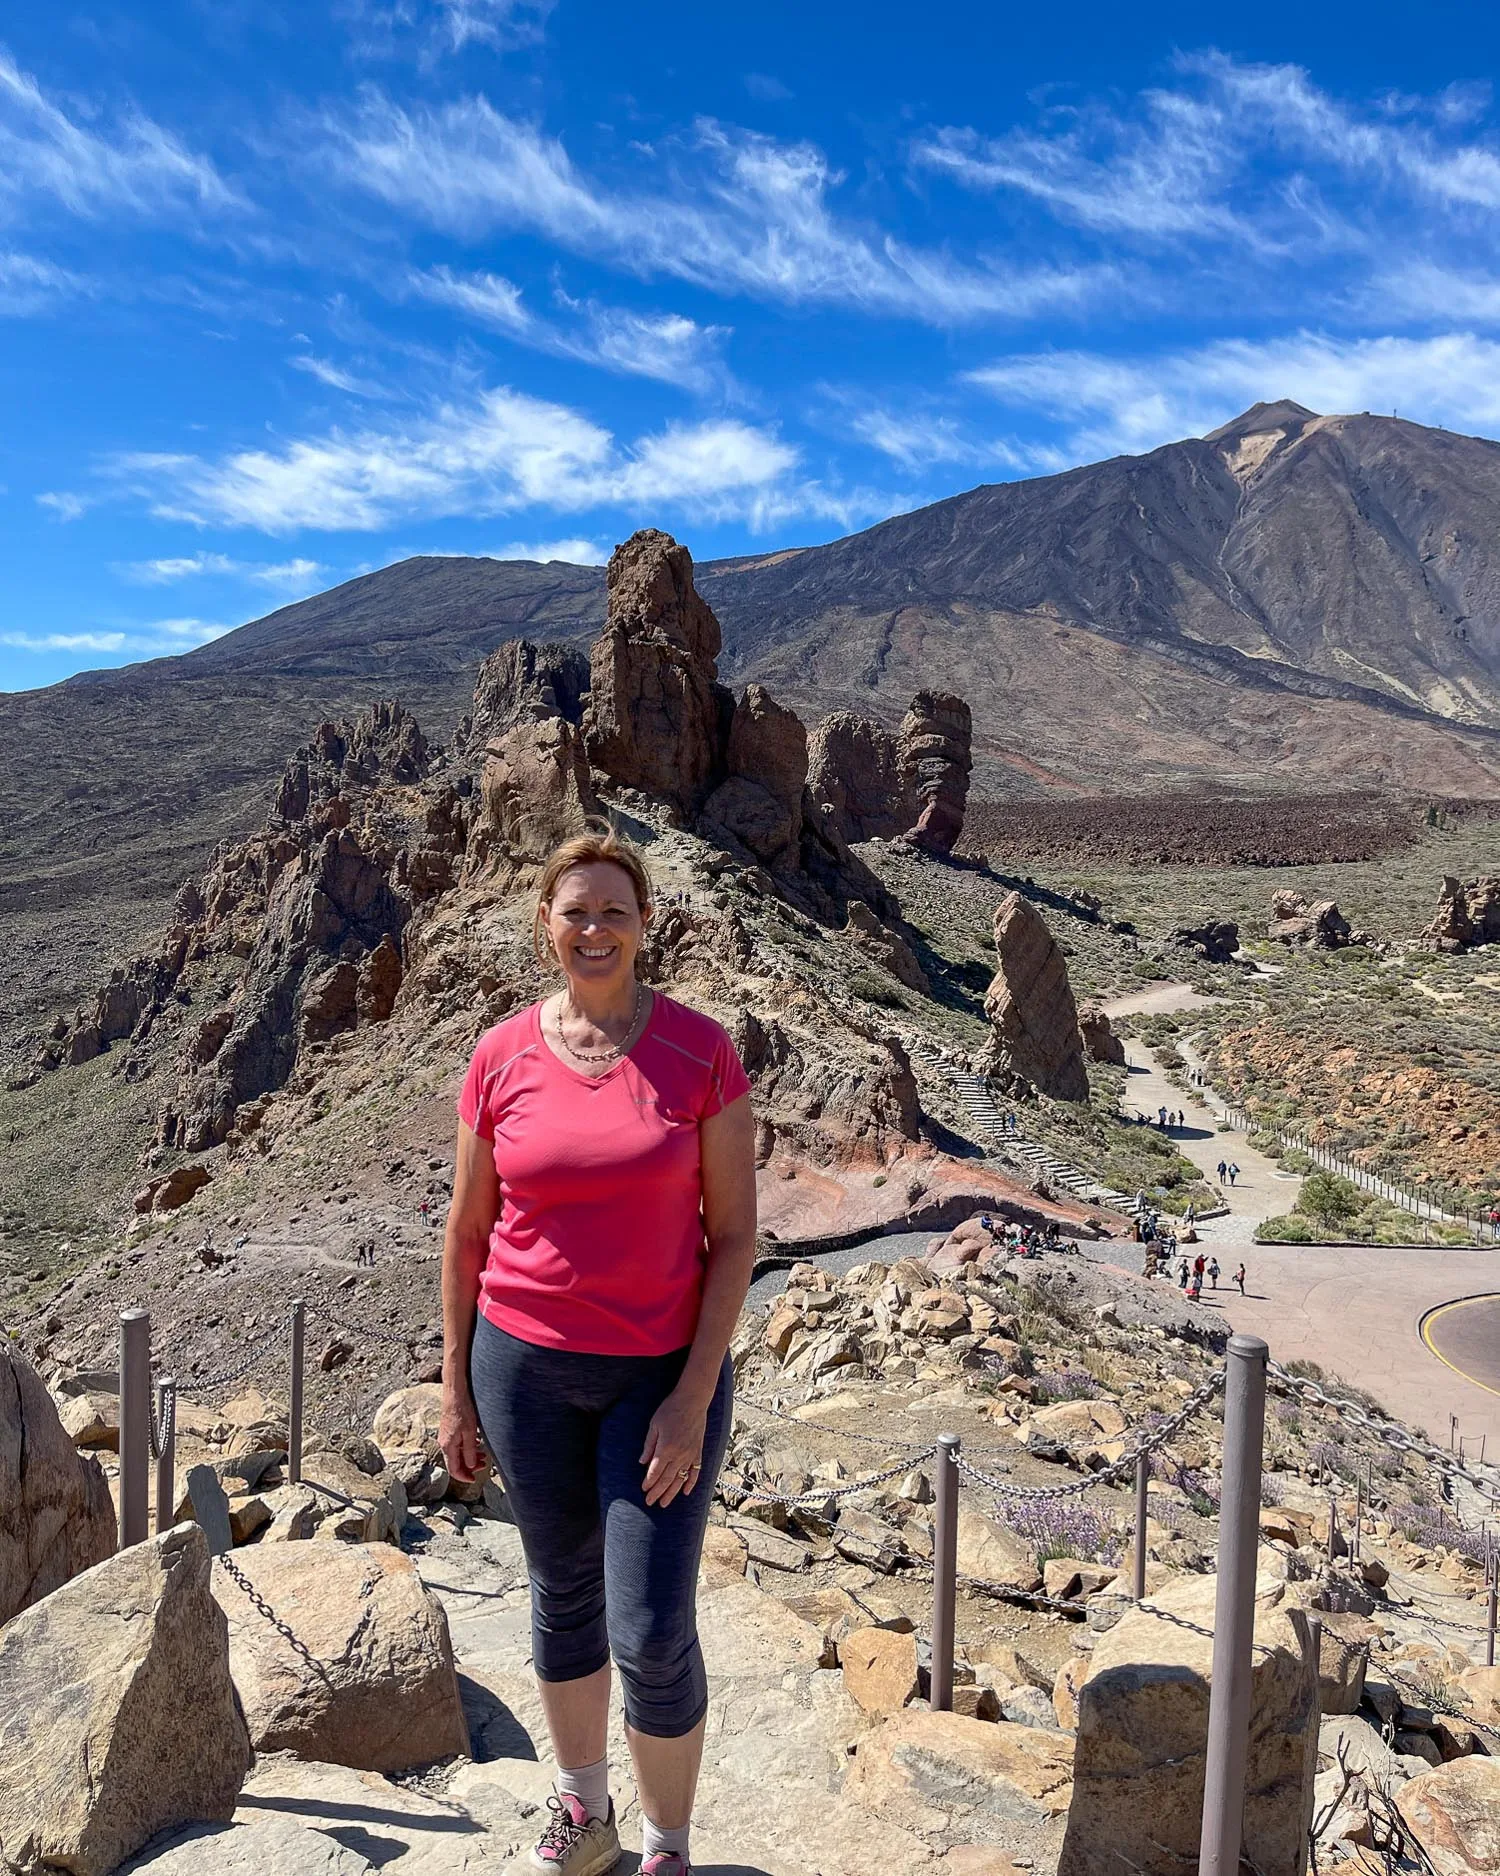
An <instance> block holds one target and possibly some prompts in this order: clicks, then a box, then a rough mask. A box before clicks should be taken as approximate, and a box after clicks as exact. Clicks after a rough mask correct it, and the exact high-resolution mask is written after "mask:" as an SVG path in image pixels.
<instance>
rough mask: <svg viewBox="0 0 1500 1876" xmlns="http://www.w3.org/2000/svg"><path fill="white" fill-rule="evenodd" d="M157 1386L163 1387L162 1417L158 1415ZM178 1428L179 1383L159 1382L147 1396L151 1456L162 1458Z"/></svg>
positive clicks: (147, 1420) (147, 1421)
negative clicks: (158, 1417) (159, 1417)
mask: <svg viewBox="0 0 1500 1876" xmlns="http://www.w3.org/2000/svg"><path fill="white" fill-rule="evenodd" d="M157 1387H160V1389H161V1419H160V1420H158V1419H157V1417H156V1393H157ZM176 1430H177V1383H176V1382H175V1381H166V1382H158V1383H156V1384H155V1385H153V1386H152V1388H151V1389H150V1391H149V1392H148V1394H147V1396H146V1432H147V1437H148V1438H149V1440H150V1442H151V1457H152V1458H153V1459H155V1460H160V1458H161V1456H162V1454H163V1453H164V1452H165V1451H166V1450H167V1447H168V1446H169V1445H170V1444H171V1441H172V1436H173V1434H174V1433H175V1432H176Z"/></svg>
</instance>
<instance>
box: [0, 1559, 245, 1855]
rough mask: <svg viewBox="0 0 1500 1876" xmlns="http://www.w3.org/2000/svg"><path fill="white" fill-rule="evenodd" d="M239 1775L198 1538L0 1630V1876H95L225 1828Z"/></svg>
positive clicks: (224, 1669) (240, 1735)
mask: <svg viewBox="0 0 1500 1876" xmlns="http://www.w3.org/2000/svg"><path fill="white" fill-rule="evenodd" d="M257 1619H258V1618H257ZM249 1764H250V1741H249V1739H248V1738H247V1737H246V1733H245V1723H244V1720H243V1718H242V1717H241V1715H240V1712H239V1708H238V1706H237V1705H236V1703H235V1698H234V1689H233V1688H232V1686H231V1685H230V1680H229V1654H228V1647H227V1643H226V1632H225V1623H224V1617H223V1615H222V1613H221V1612H220V1610H219V1608H218V1606H217V1605H216V1603H215V1602H214V1599H213V1596H212V1595H211V1593H210V1590H209V1557H208V1547H207V1545H206V1544H205V1543H204V1540H203V1533H202V1532H201V1531H199V1530H198V1529H197V1527H196V1526H195V1525H178V1526H177V1527H176V1528H175V1529H174V1530H171V1531H167V1532H164V1533H163V1534H162V1535H161V1536H160V1537H156V1538H152V1539H151V1540H150V1541H149V1542H147V1543H144V1544H134V1545H132V1546H131V1548H130V1549H129V1550H123V1551H120V1552H119V1553H118V1555H116V1556H114V1557H111V1558H109V1559H108V1560H107V1561H105V1562H104V1563H100V1564H97V1565H96V1566H95V1567H94V1568H93V1569H92V1570H87V1571H85V1572H84V1574H83V1575H82V1576H77V1577H74V1579H73V1580H72V1582H70V1583H67V1584H65V1585H64V1586H63V1587H62V1588H61V1589H58V1590H54V1591H53V1593H52V1594H51V1595H50V1596H48V1597H47V1598H46V1599H45V1600H44V1601H42V1602H39V1603H36V1604H35V1605H33V1607H31V1608H30V1609H26V1610H23V1611H22V1613H21V1614H20V1615H18V1616H17V1617H16V1618H15V1619H14V1621H12V1622H10V1623H9V1624H8V1625H7V1626H6V1627H5V1628H4V1629H3V1630H0V1768H3V1775H0V1868H4V1869H5V1870H7V1871H11V1872H14V1873H15V1876H39V1873H40V1872H41V1871H43V1870H45V1869H66V1870H70V1871H72V1872H73V1876H106V1872H107V1871H110V1870H113V1869H114V1868H115V1866H116V1864H118V1863H120V1862H122V1861H123V1860H124V1858H126V1857H128V1856H132V1855H134V1853H135V1852H136V1851H137V1850H139V1849H140V1848H141V1846H142V1845H143V1844H144V1843H146V1842H147V1840H148V1839H149V1838H151V1837H154V1836H155V1835H156V1833H157V1832H158V1831H162V1830H171V1829H174V1828H175V1827H176V1826H178V1825H179V1824H186V1823H191V1822H193V1821H194V1820H199V1819H201V1820H206V1821H220V1822H222V1821H227V1820H228V1819H229V1817H230V1816H231V1815H232V1814H233V1811H234V1806H235V1800H236V1798H237V1797H238V1795H239V1790H240V1786H241V1784H242V1783H243V1782H244V1777H245V1773H246V1771H247V1770H248V1768H249Z"/></svg>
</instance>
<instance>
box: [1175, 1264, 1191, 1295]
mask: <svg viewBox="0 0 1500 1876" xmlns="http://www.w3.org/2000/svg"><path fill="white" fill-rule="evenodd" d="M1188 1275H1189V1272H1188V1260H1187V1259H1186V1258H1185V1257H1184V1258H1183V1260H1182V1262H1181V1263H1180V1264H1179V1265H1178V1266H1177V1287H1178V1289H1179V1290H1185V1289H1186V1288H1187V1286H1188Z"/></svg>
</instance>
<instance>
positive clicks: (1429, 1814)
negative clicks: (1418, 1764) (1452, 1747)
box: [1396, 1757, 1500, 1876]
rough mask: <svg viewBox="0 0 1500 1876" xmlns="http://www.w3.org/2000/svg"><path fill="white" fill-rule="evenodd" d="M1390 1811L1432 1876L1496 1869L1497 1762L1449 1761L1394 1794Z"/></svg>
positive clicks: (1499, 1843) (1499, 1819)
mask: <svg viewBox="0 0 1500 1876" xmlns="http://www.w3.org/2000/svg"><path fill="white" fill-rule="evenodd" d="M1396 1808H1397V1810H1399V1811H1400V1813H1401V1816H1402V1820H1403V1821H1404V1822H1405V1824H1406V1826H1407V1828H1408V1829H1409V1830H1410V1831H1411V1833H1412V1835H1413V1836H1414V1837H1415V1838H1416V1840H1417V1842H1418V1843H1419V1844H1421V1846H1422V1848H1423V1850H1425V1851H1426V1853H1427V1858H1428V1861H1429V1863H1430V1865H1431V1867H1432V1869H1433V1870H1434V1871H1435V1873H1436V1876H1479V1872H1481V1871H1483V1872H1484V1876H1493V1872H1494V1871H1496V1870H1500V1760H1496V1759H1490V1758H1479V1757H1473V1758H1466V1759H1453V1760H1450V1761H1449V1763H1448V1764H1447V1765H1435V1766H1434V1767H1433V1768H1432V1770H1431V1771H1430V1772H1419V1773H1418V1774H1417V1776H1416V1777H1415V1778H1413V1779H1410V1780H1408V1781H1407V1783H1406V1784H1404V1785H1402V1786H1401V1787H1400V1788H1399V1789H1398V1790H1397V1792H1396Z"/></svg>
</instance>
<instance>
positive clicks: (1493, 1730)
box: [1376, 1661, 1500, 1739]
mask: <svg viewBox="0 0 1500 1876" xmlns="http://www.w3.org/2000/svg"><path fill="white" fill-rule="evenodd" d="M1376 1665H1378V1666H1379V1668H1380V1671H1381V1673H1382V1674H1383V1675H1384V1676H1385V1677H1386V1678H1387V1679H1389V1680H1392V1681H1394V1682H1395V1684H1396V1685H1397V1686H1398V1687H1404V1688H1406V1689H1407V1690H1408V1691H1409V1692H1410V1693H1414V1694H1415V1695H1416V1696H1417V1700H1418V1703H1419V1704H1420V1705H1421V1706H1424V1707H1425V1708H1426V1709H1427V1710H1428V1712H1429V1713H1441V1714H1442V1716H1443V1718H1444V1719H1447V1720H1460V1721H1462V1723H1463V1724H1464V1725H1465V1726H1472V1727H1473V1728H1474V1730H1475V1731H1476V1732H1480V1733H1488V1734H1489V1735H1490V1737H1491V1738H1492V1739H1500V1726H1491V1725H1490V1723H1489V1721H1488V1720H1476V1719H1475V1718H1474V1716H1473V1714H1472V1713H1462V1712H1460V1711H1459V1709H1458V1708H1457V1707H1445V1706H1441V1705H1439V1704H1438V1703H1437V1702H1436V1701H1434V1700H1433V1699H1432V1697H1431V1695H1430V1694H1429V1693H1428V1691H1427V1689H1426V1688H1425V1687H1423V1686H1421V1685H1420V1684H1419V1683H1418V1682H1416V1681H1413V1680H1409V1679H1408V1678H1407V1677H1406V1675H1404V1674H1398V1673H1397V1671H1396V1670H1395V1668H1393V1667H1391V1666H1389V1665H1388V1664H1387V1663H1386V1662H1384V1661H1382V1662H1379V1663H1378V1664H1376Z"/></svg>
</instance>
